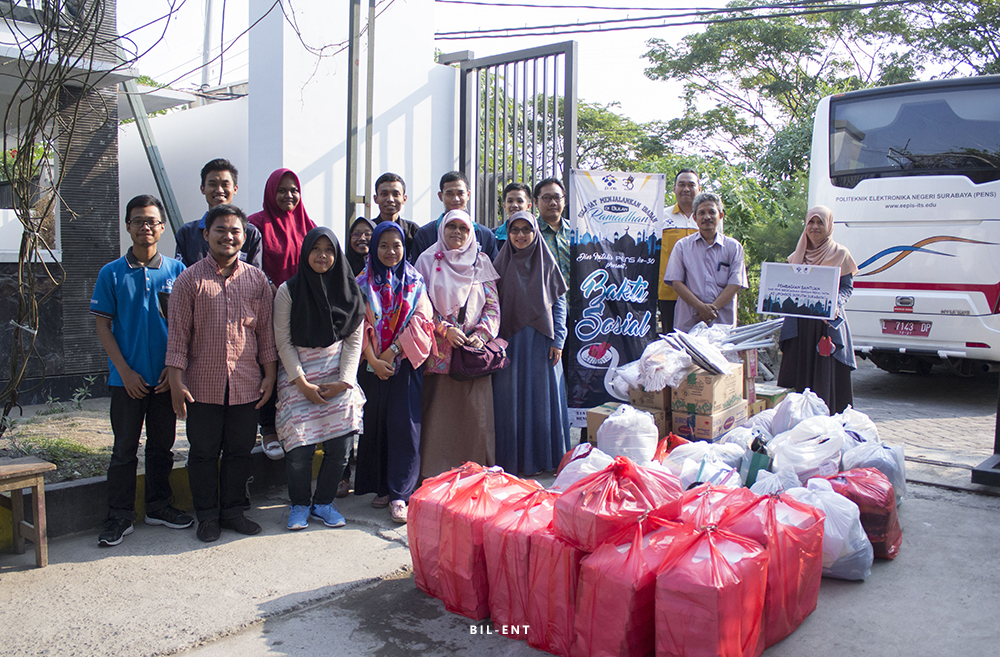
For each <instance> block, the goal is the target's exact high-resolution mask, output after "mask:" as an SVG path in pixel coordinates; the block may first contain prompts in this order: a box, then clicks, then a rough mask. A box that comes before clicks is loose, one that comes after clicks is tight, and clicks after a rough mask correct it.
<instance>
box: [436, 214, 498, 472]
mask: <svg viewBox="0 0 1000 657" xmlns="http://www.w3.org/2000/svg"><path fill="white" fill-rule="evenodd" d="M417 271H419V272H420V275H421V276H423V277H424V280H425V281H426V282H427V293H428V296H429V297H430V300H431V305H432V306H433V307H434V325H435V330H434V333H435V337H436V345H437V354H436V355H432V356H431V357H430V358H428V359H427V362H426V363H425V364H424V419H423V426H422V428H421V438H420V474H421V476H422V477H433V476H435V475H439V474H441V473H442V472H445V471H446V470H450V469H452V468H454V467H457V466H459V465H461V464H462V463H465V462H466V461H474V462H476V463H479V464H481V465H486V466H490V465H494V463H495V462H496V457H495V454H494V420H493V378H492V377H489V376H484V377H480V378H478V379H472V380H471V381H456V380H455V379H453V378H451V376H449V372H450V369H451V357H452V351H453V349H457V348H459V347H460V346H462V345H469V347H472V348H475V347H478V346H481V345H482V344H483V343H484V342H486V341H488V340H491V339H493V338H495V337H496V336H497V330H498V329H499V328H500V303H499V299H498V297H497V286H496V280H497V279H498V278H500V275H499V274H497V271H496V269H494V268H493V263H492V262H490V259H489V257H488V256H487V255H486V254H484V253H482V252H481V251H480V250H479V244H478V242H477V241H476V235H475V231H474V224H473V223H472V218H471V217H470V216H469V213H468V212H466V211H465V210H452V211H450V212H448V213H447V214H445V216H444V219H442V220H441V221H440V222H438V238H437V242H436V243H435V244H433V245H432V246H431V247H430V248H428V249H427V250H426V251H424V252H423V253H421V254H420V257H419V258H417Z"/></svg>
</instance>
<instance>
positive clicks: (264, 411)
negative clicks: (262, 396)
mask: <svg viewBox="0 0 1000 657" xmlns="http://www.w3.org/2000/svg"><path fill="white" fill-rule="evenodd" d="M274 386H275V387H274V390H273V391H272V392H271V396H270V397H268V398H267V401H266V402H264V405H263V406H261V407H260V410H259V411H257V413H258V415H259V418H258V420H257V422H258V423H259V424H260V435H261V436H270V435H273V434H276V433H278V432H277V430H276V429H275V428H274V418H275V416H276V415H277V413H278V409H277V406H276V404H277V402H278V384H277V382H275V384H274Z"/></svg>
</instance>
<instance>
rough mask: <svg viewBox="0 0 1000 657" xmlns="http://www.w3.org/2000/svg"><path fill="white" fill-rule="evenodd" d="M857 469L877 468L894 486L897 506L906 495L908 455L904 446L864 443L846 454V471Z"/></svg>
mask: <svg viewBox="0 0 1000 657" xmlns="http://www.w3.org/2000/svg"><path fill="white" fill-rule="evenodd" d="M855 468H875V469H876V470H878V471H879V472H881V473H882V474H884V475H885V476H886V477H887V478H888V479H889V483H890V484H892V491H893V493H895V494H896V504H899V503H900V502H901V501H902V500H903V495H905V494H906V454H905V453H904V452H903V446H902V445H895V446H893V445H886V444H885V443H864V444H862V445H858V446H857V447H855V448H853V449H849V450H847V452H845V453H844V470H854V469H855Z"/></svg>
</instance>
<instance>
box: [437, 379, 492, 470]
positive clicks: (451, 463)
mask: <svg viewBox="0 0 1000 657" xmlns="http://www.w3.org/2000/svg"><path fill="white" fill-rule="evenodd" d="M494 426H495V425H494V420H493V378H492V377H489V376H484V377H481V378H478V379H473V380H471V381H456V380H455V379H453V378H451V377H450V376H448V375H447V374H428V373H426V372H425V373H424V420H423V426H422V428H421V434H420V476H421V477H433V476H435V475H439V474H441V473H442V472H445V471H447V470H451V469H452V468H454V467H457V466H459V465H462V464H463V463H465V462H466V461H474V462H475V463H479V464H480V465H485V466H490V465H495V464H496V456H495V448H494V441H495V433H494Z"/></svg>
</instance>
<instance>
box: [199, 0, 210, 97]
mask: <svg viewBox="0 0 1000 657" xmlns="http://www.w3.org/2000/svg"><path fill="white" fill-rule="evenodd" d="M210 61H212V0H205V40H204V42H203V43H202V46H201V89H202V91H204V90H205V89H207V88H208V63H209V62H210Z"/></svg>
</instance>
